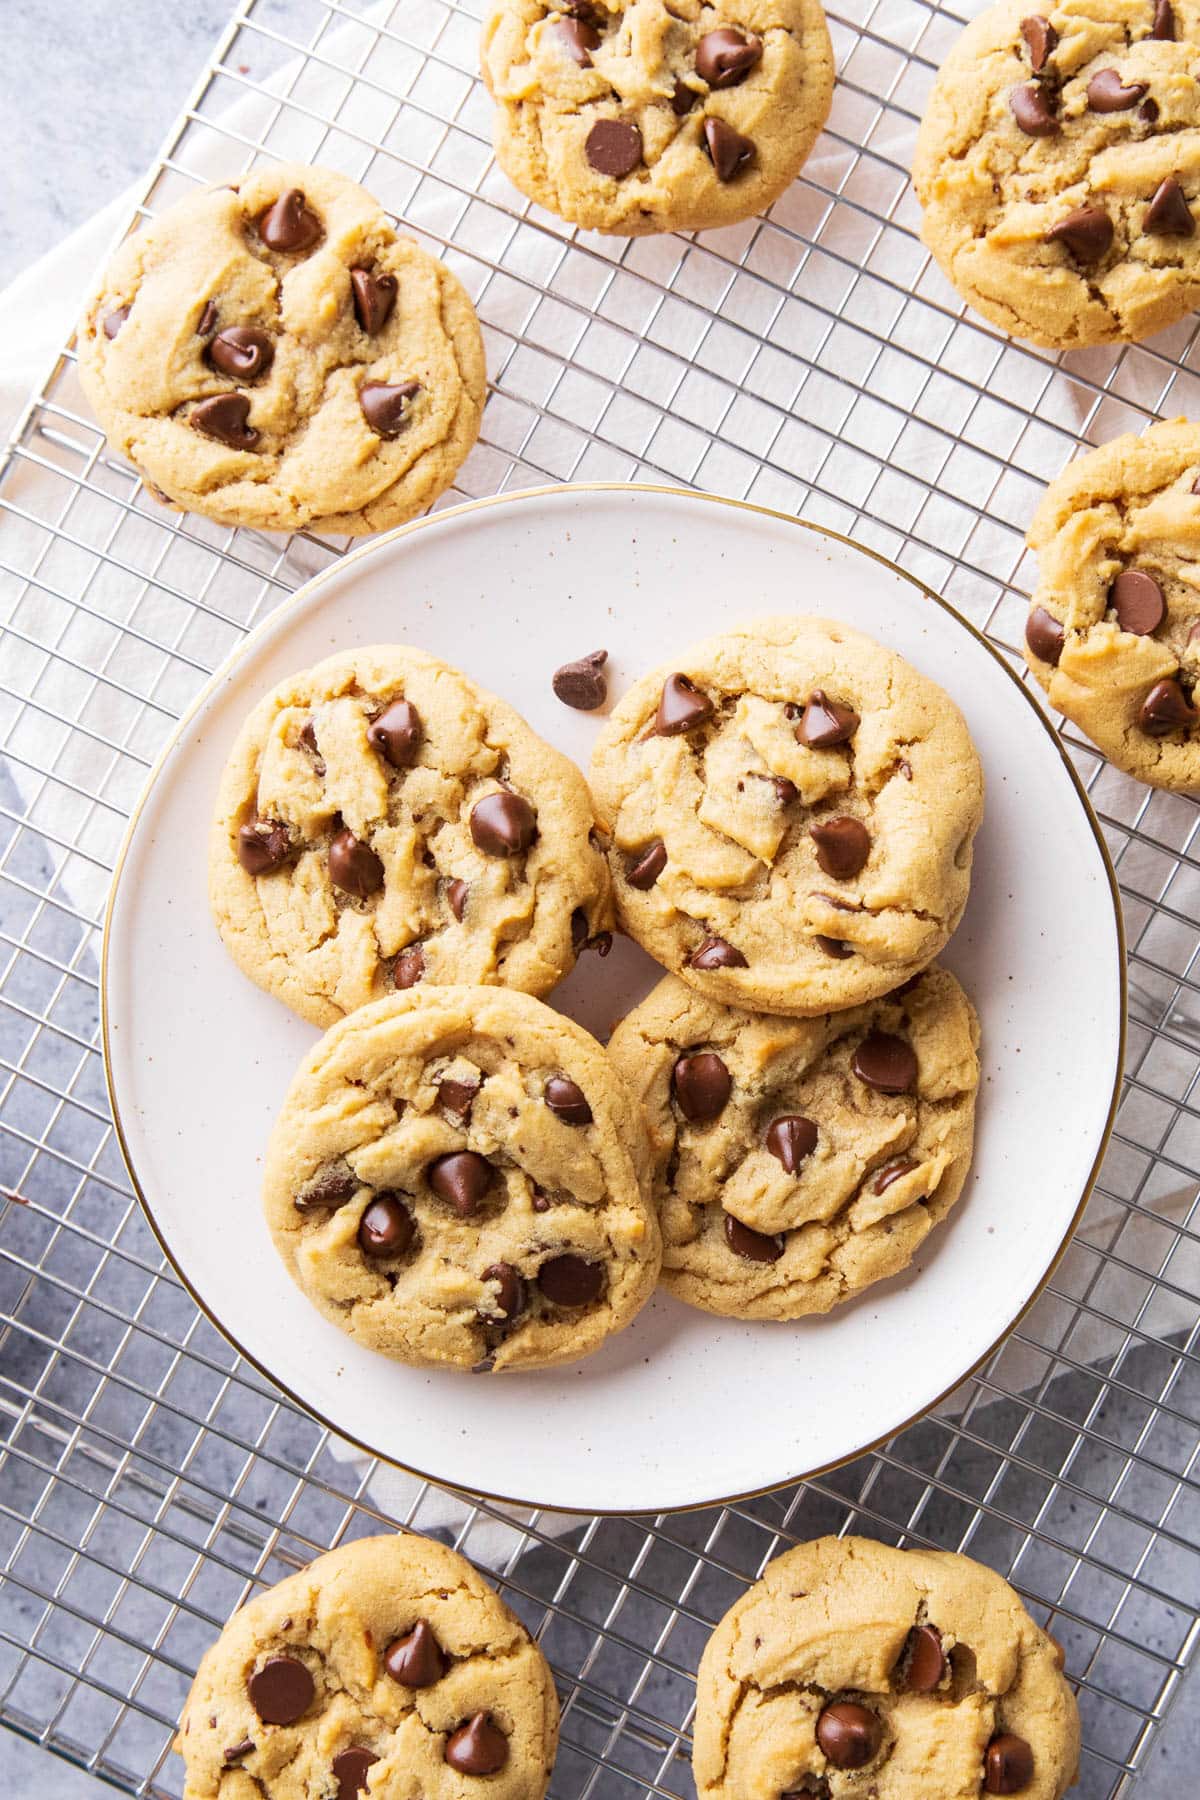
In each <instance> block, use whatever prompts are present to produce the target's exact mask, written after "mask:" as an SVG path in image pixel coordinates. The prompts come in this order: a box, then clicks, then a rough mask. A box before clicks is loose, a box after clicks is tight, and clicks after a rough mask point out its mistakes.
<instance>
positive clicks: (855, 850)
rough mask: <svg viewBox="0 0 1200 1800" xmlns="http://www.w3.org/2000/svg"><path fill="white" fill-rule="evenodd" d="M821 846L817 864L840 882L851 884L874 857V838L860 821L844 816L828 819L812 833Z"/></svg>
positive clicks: (810, 834) (815, 842)
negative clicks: (872, 845)
mask: <svg viewBox="0 0 1200 1800" xmlns="http://www.w3.org/2000/svg"><path fill="white" fill-rule="evenodd" d="M809 836H810V837H811V838H812V841H813V843H814V844H815V845H816V846H817V861H818V863H819V864H820V866H821V868H822V869H823V870H824V871H825V873H826V875H832V876H833V877H834V878H835V880H837V881H849V880H850V878H851V876H853V875H857V874H858V872H859V870H860V869H862V868H863V867H864V866H865V864H866V861H867V858H868V857H869V856H870V854H871V838H870V834H869V833H868V831H867V828H866V826H865V825H863V824H862V823H861V821H860V820H858V819H851V818H848V817H846V816H845V815H842V816H841V817H839V818H836V819H824V820H822V822H821V823H820V824H819V825H814V826H813V827H812V829H811V831H810V832H809Z"/></svg>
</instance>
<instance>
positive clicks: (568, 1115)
mask: <svg viewBox="0 0 1200 1800" xmlns="http://www.w3.org/2000/svg"><path fill="white" fill-rule="evenodd" d="M542 1098H543V1099H544V1100H545V1102H546V1105H547V1106H548V1107H549V1108H550V1111H551V1112H552V1113H553V1114H554V1116H555V1118H556V1119H561V1120H562V1122H563V1124H564V1125H590V1124H591V1122H592V1109H591V1107H590V1106H589V1105H588V1103H587V1100H586V1099H585V1098H584V1093H583V1089H582V1088H580V1087H576V1085H575V1083H574V1082H573V1081H568V1079H567V1077H566V1076H565V1075H552V1076H551V1077H550V1079H549V1081H548V1082H547V1083H546V1085H545V1087H544V1088H543V1090H542Z"/></svg>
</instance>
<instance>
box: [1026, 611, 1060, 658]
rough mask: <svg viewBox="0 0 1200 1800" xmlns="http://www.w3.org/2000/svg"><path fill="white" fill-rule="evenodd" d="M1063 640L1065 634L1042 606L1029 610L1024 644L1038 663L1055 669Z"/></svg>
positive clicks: (1052, 615)
mask: <svg viewBox="0 0 1200 1800" xmlns="http://www.w3.org/2000/svg"><path fill="white" fill-rule="evenodd" d="M1065 639H1066V632H1065V631H1064V630H1063V628H1062V626H1061V625H1060V624H1059V622H1058V620H1057V619H1056V618H1055V616H1054V614H1053V613H1050V612H1047V611H1046V609H1045V607H1044V606H1035V607H1033V608H1032V609H1031V611H1030V614H1029V617H1028V618H1027V619H1026V621H1025V642H1026V643H1027V644H1028V645H1029V648H1030V649H1031V650H1032V651H1033V654H1034V655H1035V656H1036V657H1038V658H1039V660H1040V661H1042V662H1046V663H1051V664H1052V665H1053V666H1054V667H1055V668H1057V667H1058V659H1059V657H1060V656H1061V655H1062V653H1063V643H1064V641H1065Z"/></svg>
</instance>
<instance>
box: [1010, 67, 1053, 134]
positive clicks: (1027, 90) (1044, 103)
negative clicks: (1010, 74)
mask: <svg viewBox="0 0 1200 1800" xmlns="http://www.w3.org/2000/svg"><path fill="white" fill-rule="evenodd" d="M1008 104H1009V106H1010V107H1011V108H1012V116H1013V118H1014V119H1015V120H1016V121H1017V124H1018V125H1019V126H1020V128H1021V130H1022V131H1023V132H1024V133H1025V136H1026V137H1032V138H1043V137H1054V136H1056V135H1057V132H1058V129H1059V125H1058V120H1057V119H1056V118H1055V116H1054V111H1053V96H1052V95H1051V94H1048V93H1047V91H1046V89H1045V88H1044V87H1043V86H1042V84H1041V82H1040V81H1030V82H1027V83H1026V84H1025V86H1024V87H1015V88H1014V89H1013V91H1012V93H1011V94H1010V95H1009V96H1008Z"/></svg>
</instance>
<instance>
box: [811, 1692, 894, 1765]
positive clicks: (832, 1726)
mask: <svg viewBox="0 0 1200 1800" xmlns="http://www.w3.org/2000/svg"><path fill="white" fill-rule="evenodd" d="M882 1741H883V1727H882V1725H881V1724H880V1723H879V1718H878V1715H877V1714H876V1713H873V1712H872V1711H871V1710H870V1708H869V1707H866V1706H859V1705H858V1704H857V1702H856V1701H853V1700H838V1701H836V1702H835V1703H834V1705H832V1706H827V1707H826V1708H825V1710H824V1712H823V1713H822V1714H821V1716H820V1718H819V1719H818V1720H817V1742H818V1744H819V1745H820V1746H821V1749H822V1750H823V1751H824V1752H825V1755H826V1756H827V1757H828V1758H829V1761H830V1762H831V1763H832V1764H833V1766H834V1768H835V1769H862V1768H865V1767H866V1765H867V1763H869V1762H870V1761H871V1759H872V1757H874V1756H875V1755H876V1754H877V1753H878V1750H879V1746H880V1744H881V1743H882Z"/></svg>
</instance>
